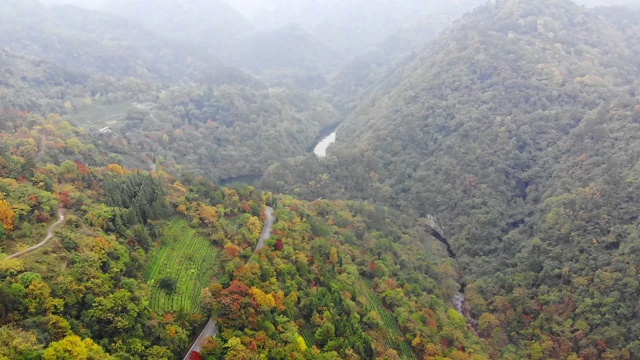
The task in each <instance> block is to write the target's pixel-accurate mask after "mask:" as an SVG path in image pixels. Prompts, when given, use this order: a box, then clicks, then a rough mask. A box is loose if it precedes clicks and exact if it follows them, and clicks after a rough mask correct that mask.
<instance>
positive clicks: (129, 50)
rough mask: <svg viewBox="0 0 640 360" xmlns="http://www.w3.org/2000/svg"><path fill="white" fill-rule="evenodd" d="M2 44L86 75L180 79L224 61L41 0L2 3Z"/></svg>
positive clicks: (95, 15)
mask: <svg viewBox="0 0 640 360" xmlns="http://www.w3.org/2000/svg"><path fill="white" fill-rule="evenodd" d="M0 7H1V8H2V11H1V12H0V23H1V25H0V46H3V47H6V48H8V49H9V50H11V51H13V52H17V53H20V54H23V55H31V56H35V57H38V58H43V59H46V60H47V61H50V62H53V63H56V64H58V65H60V66H62V67H66V68H69V69H73V70H75V71H78V70H80V71H82V72H86V73H93V74H101V75H111V76H119V77H124V76H133V77H138V78H145V79H154V80H165V81H166V80H173V81H175V80H177V79H181V78H184V77H186V76H193V75H194V74H197V73H200V72H202V71H204V70H206V69H209V68H211V67H212V66H215V65H216V64H220V62H219V61H218V60H216V58H215V57H213V56H211V55H207V53H206V52H204V51H202V50H199V51H198V52H196V51H195V50H193V49H194V47H190V46H188V43H186V44H181V43H179V42H176V41H170V40H167V39H165V38H162V37H159V36H158V35H156V33H154V32H152V31H149V30H146V29H145V28H143V27H141V26H139V25H137V24H136V23H133V22H130V21H127V20H125V19H123V18H121V17H116V16H110V15H107V14H105V13H102V12H97V11H90V10H85V9H81V8H78V7H74V6H50V7H46V6H44V5H42V4H41V3H40V2H38V1H37V0H24V1H23V0H3V1H2V2H0Z"/></svg>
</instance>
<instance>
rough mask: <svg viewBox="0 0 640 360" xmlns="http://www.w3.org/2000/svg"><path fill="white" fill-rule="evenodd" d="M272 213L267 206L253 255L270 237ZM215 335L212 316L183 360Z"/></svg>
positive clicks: (273, 218) (273, 219) (272, 220)
mask: <svg viewBox="0 0 640 360" xmlns="http://www.w3.org/2000/svg"><path fill="white" fill-rule="evenodd" d="M273 213H274V210H273V208H272V207H271V206H267V208H266V210H265V214H266V215H267V218H266V219H265V221H264V226H263V227H262V234H261V235H260V239H258V244H257V245H256V249H255V250H254V252H253V253H254V254H255V253H256V252H257V251H258V250H260V249H262V248H263V247H264V242H265V240H268V239H269V238H270V237H271V231H272V229H273V223H274V221H275V219H276V218H275V216H274V215H273ZM217 333H218V327H217V326H216V323H215V322H214V321H213V316H212V317H211V318H210V319H209V321H208V322H207V325H205V327H204V329H202V332H200V335H198V338H197V339H196V341H194V342H193V345H192V346H191V348H190V349H189V351H188V352H187V355H186V356H185V357H184V360H189V358H190V356H191V353H192V352H194V351H195V352H198V353H199V352H200V350H202V345H203V344H204V343H205V340H206V339H207V338H208V337H215V336H216V334H217Z"/></svg>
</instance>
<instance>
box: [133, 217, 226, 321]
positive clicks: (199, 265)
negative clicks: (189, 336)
mask: <svg viewBox="0 0 640 360" xmlns="http://www.w3.org/2000/svg"><path fill="white" fill-rule="evenodd" d="M217 254H218V253H217V250H216V249H215V248H214V247H213V246H212V245H211V244H210V243H209V241H208V240H207V239H206V238H204V237H201V236H198V235H197V234H196V231H195V230H194V229H192V228H190V227H189V226H188V225H187V224H186V222H185V221H183V220H177V221H173V222H171V223H170V224H169V226H167V228H166V229H165V231H164V237H163V245H162V246H161V247H160V248H158V249H157V251H156V253H155V254H154V256H153V259H152V260H151V263H150V264H149V266H148V268H147V269H146V271H145V274H144V275H145V279H146V281H147V283H148V284H149V286H150V287H151V299H150V303H149V306H150V307H151V309H153V310H155V311H157V312H177V311H183V312H186V313H194V312H197V311H198V310H199V308H200V291H201V290H202V288H204V287H207V286H208V285H209V284H210V281H211V277H212V276H213V274H214V269H215V261H216V258H217ZM165 276H170V277H173V278H175V279H177V280H178V284H177V286H176V290H175V292H174V293H172V294H168V293H167V292H166V291H165V290H163V289H161V288H160V287H159V286H158V283H159V281H160V279H162V278H163V277H165Z"/></svg>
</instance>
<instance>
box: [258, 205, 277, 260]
mask: <svg viewBox="0 0 640 360" xmlns="http://www.w3.org/2000/svg"><path fill="white" fill-rule="evenodd" d="M265 214H266V215H267V218H266V220H265V221H264V226H263V227H262V234H261V235H260V239H258V245H256V250H255V251H254V252H253V253H254V254H255V252H256V251H258V250H260V249H262V248H263V247H264V241H265V240H267V239H269V238H270V237H271V230H272V228H273V222H274V221H275V220H276V218H275V217H274V216H273V208H272V207H270V206H267V209H266V210H265Z"/></svg>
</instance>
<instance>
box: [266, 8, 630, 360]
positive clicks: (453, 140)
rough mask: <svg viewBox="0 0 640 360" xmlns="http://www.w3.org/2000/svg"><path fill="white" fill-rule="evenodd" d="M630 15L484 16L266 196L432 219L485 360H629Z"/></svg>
mask: <svg viewBox="0 0 640 360" xmlns="http://www.w3.org/2000/svg"><path fill="white" fill-rule="evenodd" d="M638 18H639V17H638V14H634V13H632V12H630V10H628V9H624V10H623V9H609V10H604V9H599V8H597V9H594V10H589V9H586V8H582V7H579V6H576V5H575V4H573V3H571V2H569V1H553V2H549V1H500V2H497V3H496V4H489V5H486V6H484V7H482V8H480V9H478V10H477V11H475V12H474V13H473V14H471V15H469V16H466V17H465V18H463V20H461V21H459V22H458V23H457V24H456V25H455V26H454V28H453V29H451V30H449V31H447V32H446V33H445V34H443V35H442V36H441V37H440V38H439V39H438V40H436V41H435V42H434V43H433V44H432V45H431V46H430V47H428V50H427V51H425V52H424V53H422V54H421V55H420V56H418V57H417V58H416V59H415V60H414V61H412V62H411V63H410V64H408V65H405V66H404V67H402V68H400V69H397V70H396V71H395V75H394V76H395V78H392V79H387V80H386V82H385V83H383V84H378V85H377V86H378V91H379V94H374V96H373V97H372V98H369V99H364V101H362V103H361V104H360V108H359V109H358V110H357V111H356V112H355V113H354V114H353V115H351V116H350V117H349V118H348V120H347V122H346V123H344V124H343V125H342V126H341V127H340V128H339V129H338V145H337V146H336V148H335V150H333V151H332V152H331V154H332V155H333V156H330V157H329V158H327V159H326V160H325V161H321V162H317V161H315V159H310V158H307V159H304V160H298V161H293V162H286V163H283V164H282V165H281V166H278V167H274V168H273V169H272V171H271V172H270V175H269V176H268V177H267V178H266V179H264V180H263V184H264V185H266V186H271V187H272V188H274V189H277V190H279V191H295V192H296V193H298V194H301V195H302V194H307V196H309V197H318V196H329V197H331V196H338V197H341V196H354V197H364V198H369V199H376V200H377V201H380V202H383V203H386V204H393V205H394V206H397V207H400V208H402V209H406V210H408V209H412V211H414V212H415V214H416V215H418V216H426V215H427V214H431V215H436V216H437V218H438V220H439V222H440V223H441V225H442V227H443V229H444V233H445V235H446V236H448V237H449V240H450V242H451V244H452V246H453V249H454V251H455V252H456V254H457V255H458V257H457V259H458V261H459V262H460V264H461V265H462V267H463V268H464V271H465V272H466V275H467V278H468V282H469V285H468V286H467V295H468V296H469V301H470V304H471V307H472V313H474V314H475V316H476V317H478V318H479V319H480V324H479V325H480V333H481V335H482V336H483V337H485V338H486V339H487V340H488V344H490V345H491V346H492V347H493V348H494V349H495V350H494V352H493V353H492V357H494V358H495V357H503V358H570V357H571V356H579V357H581V358H584V359H599V358H635V357H638V356H640V352H639V351H640V350H638V348H637V338H638V335H639V333H638V329H637V327H636V326H635V320H634V319H635V318H636V317H637V316H638V311H640V308H638V303H637V301H635V299H636V297H637V296H638V295H639V294H638V292H639V291H640V288H639V287H638V282H637V280H636V276H637V268H636V266H637V264H638V259H637V258H636V255H635V250H634V249H635V248H636V247H637V246H638V244H639V242H638V235H637V227H638V226H639V223H638V217H637V215H636V214H635V213H634V211H633V210H631V209H634V208H636V207H637V206H638V205H640V204H639V203H638V198H637V190H638V189H637V181H638V180H637V179H638V178H639V177H638V173H637V154H636V152H637V149H638V147H637V139H636V138H637V136H636V135H637V134H638V130H637V121H638V114H640V101H639V99H638V93H639V90H640V83H639V82H638V80H637V79H638V78H639V75H640V66H639V65H640V64H639V63H638V60H637V59H638V55H640V54H639V53H638V48H637V44H638V39H639V38H638V34H639V32H638V31H637V24H636V21H637V19H638ZM299 169H304V170H303V171H299ZM291 178H293V179H297V182H296V183H295V184H292V183H291V182H290V181H287V180H286V179H291ZM605 279H606V280H605ZM614 279H615V280H614ZM508 344H510V345H509V346H507V345H508Z"/></svg>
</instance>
